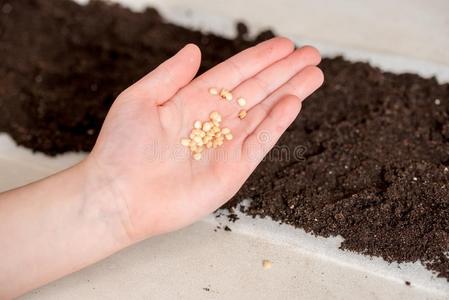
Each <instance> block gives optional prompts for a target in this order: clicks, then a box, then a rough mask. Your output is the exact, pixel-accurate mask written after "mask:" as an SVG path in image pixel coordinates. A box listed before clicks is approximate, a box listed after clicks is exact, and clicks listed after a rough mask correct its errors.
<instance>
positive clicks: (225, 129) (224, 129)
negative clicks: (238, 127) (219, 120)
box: [221, 128, 231, 134]
mask: <svg viewBox="0 0 449 300" xmlns="http://www.w3.org/2000/svg"><path fill="white" fill-rule="evenodd" d="M230 132H231V129H229V128H223V129H222V130H221V133H223V134H228V133H230Z"/></svg>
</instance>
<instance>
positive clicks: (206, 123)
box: [203, 122, 213, 131]
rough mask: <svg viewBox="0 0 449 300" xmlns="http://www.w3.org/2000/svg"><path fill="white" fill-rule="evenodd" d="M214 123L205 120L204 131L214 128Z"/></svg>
mask: <svg viewBox="0 0 449 300" xmlns="http://www.w3.org/2000/svg"><path fill="white" fill-rule="evenodd" d="M212 126H213V125H212V123H211V122H204V124H203V130H204V131H209V130H210V129H211V128H212Z"/></svg>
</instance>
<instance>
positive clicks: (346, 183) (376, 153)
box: [0, 0, 449, 278]
mask: <svg viewBox="0 0 449 300" xmlns="http://www.w3.org/2000/svg"><path fill="white" fill-rule="evenodd" d="M0 15H1V17H0V57H1V58H2V60H1V62H0V115H1V116H2V118H1V119H0V131H4V132H8V133H9V134H10V135H11V136H12V137H13V138H14V139H15V140H16V142H17V143H18V144H20V145H24V146H26V147H29V148H31V149H33V150H36V151H41V152H44V153H47V154H50V155H54V154H58V153H63V152H66V151H89V150H90V149H91V148H92V146H93V144H94V142H95V138H96V135H97V133H98V131H99V129H100V127H101V124H102V121H103V119H104V117H105V115H106V113H107V111H108V108H109V106H110V105H111V103H112V101H113V99H114V98H115V97H116V96H117V94H118V93H119V92H120V91H121V90H123V89H124V88H125V87H127V86H128V85H129V84H130V83H132V82H133V81H135V80H137V79H138V78H139V77H140V76H142V75H143V74H146V73H147V72H148V71H149V70H151V69H152V68H154V67H155V66H157V65H158V64H159V63H160V62H162V61H163V60H165V59H166V58H168V57H169V56H171V55H172V54H174V53H175V52H176V51H177V50H179V49H180V48H181V47H182V46H183V45H184V44H186V43H187V42H194V43H196V44H198V45H199V46H200V47H201V49H202V51H203V57H204V60H203V64H202V67H201V71H205V70H207V69H208V68H210V67H212V66H213V65H215V64H217V63H218V62H220V61H221V60H223V59H225V58H227V57H229V56H230V55H232V54H234V53H236V52H238V51H240V50H242V49H244V48H246V47H248V46H250V45H252V44H254V43H256V42H258V41H260V40H264V39H266V38H269V37H271V36H272V33H270V32H264V33H262V34H261V35H260V36H259V37H257V38H256V39H255V40H251V39H248V38H247V37H246V36H245V35H246V27H245V26H244V25H243V24H240V25H239V26H238V28H239V30H238V32H239V34H238V36H237V37H236V38H235V39H232V40H230V39H225V38H222V37H218V36H215V35H212V34H204V33H201V32H198V31H192V30H189V29H186V28H182V27H179V26H176V25H173V24H169V23H166V22H165V21H164V20H163V19H162V18H161V17H160V16H159V15H158V13H157V12H156V11H155V10H152V9H148V10H146V11H145V12H144V13H132V12H130V11H128V10H126V9H123V8H121V7H119V6H116V5H106V4H103V3H99V2H93V3H91V4H89V5H88V6H84V7H81V6H78V5H77V4H74V3H72V2H70V1H67V0H54V1H48V0H14V1H5V0H0ZM321 66H322V68H323V69H324V72H325V76H326V83H325V84H324V86H323V88H321V89H320V90H319V91H318V92H317V93H315V94H314V95H313V96H312V97H311V98H310V100H309V101H307V102H306V103H305V104H304V107H303V111H302V113H301V115H300V118H299V119H297V120H296V122H295V123H294V124H293V125H292V126H291V127H290V128H289V130H288V132H287V133H286V134H285V135H284V136H283V137H282V139H281V141H280V142H279V144H278V145H282V146H283V147H284V149H289V153H290V157H285V156H280V157H277V156H276V155H272V156H268V159H267V160H266V161H264V162H263V163H262V164H261V165H260V166H259V167H258V168H257V170H256V172H255V173H254V174H253V175H252V176H251V178H250V179H249V180H248V181H247V182H246V184H245V185H244V187H243V188H242V189H241V190H240V192H239V193H238V194H237V195H236V196H235V197H234V199H233V200H232V201H231V202H230V203H229V204H228V207H233V206H235V205H236V204H237V203H238V202H239V201H240V200H242V199H244V198H251V199H253V201H252V202H251V205H250V206H249V208H247V209H246V210H245V212H246V213H247V214H249V215H252V216H257V215H259V216H262V217H265V216H269V217H271V218H273V219H274V220H276V221H280V222H284V223H287V224H291V225H293V226H295V227H299V228H303V229H305V230H306V231H308V232H312V233H313V234H316V235H321V236H334V235H341V236H342V237H343V238H344V239H345V241H344V242H343V244H342V245H341V247H342V248H343V249H347V250H352V251H357V252H360V253H364V254H367V255H374V256H381V257H383V258H384V259H385V260H387V261H399V262H414V261H417V260H421V261H423V262H424V263H425V264H426V266H427V267H428V268H429V269H431V270H433V271H435V272H436V273H437V274H439V276H443V277H446V278H449V258H448V254H447V253H448V251H449V85H448V84H443V85H441V84H438V82H437V81H436V80H435V79H433V78H431V79H424V78H421V77H419V76H417V75H413V74H402V75H394V74H391V73H386V72H382V71H381V70H379V69H376V68H373V67H371V66H369V65H368V64H365V63H351V62H348V61H345V60H344V59H342V58H334V59H324V60H323V62H322V64H321ZM304 148H305V149H307V150H306V152H305V153H304V154H302V156H303V159H302V158H301V157H294V155H293V154H294V153H299V152H295V149H301V152H302V149H304Z"/></svg>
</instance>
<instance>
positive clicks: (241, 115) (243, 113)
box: [239, 110, 247, 120]
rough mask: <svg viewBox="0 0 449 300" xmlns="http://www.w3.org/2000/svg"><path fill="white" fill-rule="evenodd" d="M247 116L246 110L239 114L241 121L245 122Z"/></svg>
mask: <svg viewBox="0 0 449 300" xmlns="http://www.w3.org/2000/svg"><path fill="white" fill-rule="evenodd" d="M246 115H247V112H246V110H241V111H240V112H239V118H240V119H241V120H243V119H244V118H245V117H246Z"/></svg>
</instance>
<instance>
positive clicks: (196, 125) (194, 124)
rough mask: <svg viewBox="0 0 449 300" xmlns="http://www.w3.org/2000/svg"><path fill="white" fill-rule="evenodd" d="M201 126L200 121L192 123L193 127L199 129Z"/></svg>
mask: <svg viewBox="0 0 449 300" xmlns="http://www.w3.org/2000/svg"><path fill="white" fill-rule="evenodd" d="M202 126H203V124H201V121H195V123H193V127H194V128H195V129H201V127H202Z"/></svg>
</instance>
